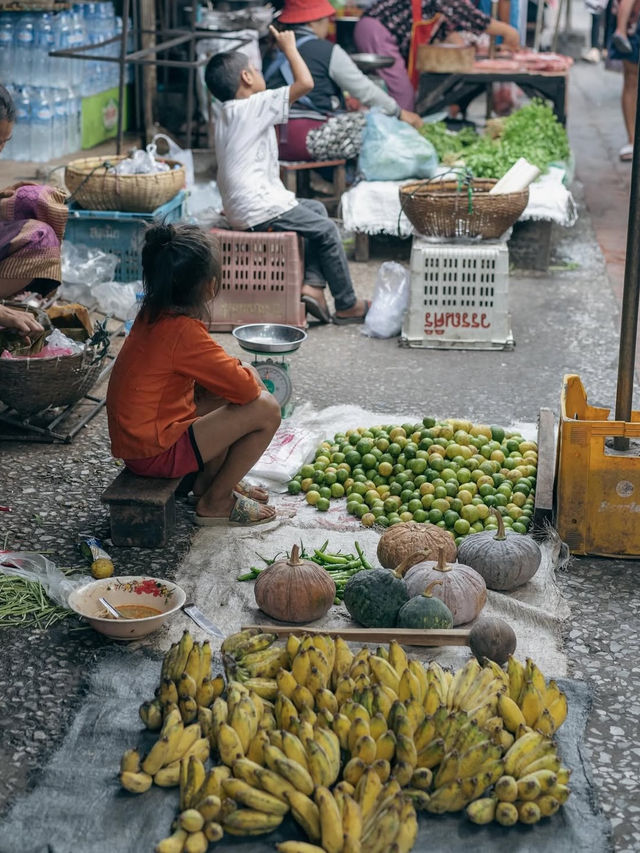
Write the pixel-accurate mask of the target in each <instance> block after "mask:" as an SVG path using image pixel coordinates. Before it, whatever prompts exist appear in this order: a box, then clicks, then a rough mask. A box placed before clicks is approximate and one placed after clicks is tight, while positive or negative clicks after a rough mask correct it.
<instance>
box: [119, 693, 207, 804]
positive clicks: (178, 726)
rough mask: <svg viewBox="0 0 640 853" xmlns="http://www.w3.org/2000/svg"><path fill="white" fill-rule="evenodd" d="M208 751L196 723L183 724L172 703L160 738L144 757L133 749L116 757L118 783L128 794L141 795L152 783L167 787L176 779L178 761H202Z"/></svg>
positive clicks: (176, 780) (171, 785)
mask: <svg viewBox="0 0 640 853" xmlns="http://www.w3.org/2000/svg"><path fill="white" fill-rule="evenodd" d="M209 751H210V747H209V739H208V737H207V736H206V735H204V733H203V731H202V729H201V727H200V724H199V723H192V724H191V725H188V726H185V725H184V723H183V722H182V717H181V716H180V711H179V710H178V708H177V707H176V706H175V705H174V706H173V708H170V709H169V710H168V712H167V715H166V717H165V719H164V723H163V725H162V728H161V730H160V737H159V738H158V740H157V741H156V742H155V743H154V745H153V746H152V747H151V749H150V750H149V752H148V753H147V754H146V755H145V756H144V758H142V757H141V755H140V751H139V750H137V749H127V750H126V751H125V752H124V754H123V756H122V758H121V759H120V776H119V779H120V784H121V785H122V787H123V788H126V790H127V791H130V792H131V793H132V794H144V792H145V791H148V790H149V788H150V787H151V785H152V783H154V782H155V784H156V785H159V786H160V787H161V788H171V787H173V786H174V785H178V784H179V782H180V767H181V763H182V762H188V761H189V760H190V758H191V757H193V758H197V759H198V760H199V761H206V760H207V758H209Z"/></svg>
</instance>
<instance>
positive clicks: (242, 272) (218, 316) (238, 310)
mask: <svg viewBox="0 0 640 853" xmlns="http://www.w3.org/2000/svg"><path fill="white" fill-rule="evenodd" d="M212 233H213V234H215V235H216V237H217V238H218V240H219V241H220V258H221V262H222V277H221V278H222V280H221V282H220V290H219V291H218V295H217V296H216V298H215V299H214V300H213V301H212V302H211V303H210V309H211V323H210V325H209V328H210V329H212V330H214V331H222V332H227V331H230V330H231V329H233V328H235V327H236V326H242V325H243V324H244V323H286V324H288V325H290V326H299V327H301V328H304V327H305V326H306V325H307V321H306V317H305V307H304V305H303V303H302V302H300V290H301V287H302V278H303V274H304V261H303V243H302V240H301V238H300V237H299V236H298V234H296V233H295V232H294V231H282V232H280V233H278V234H274V233H271V232H265V231H257V232H252V231H225V230H223V229H219V228H214V229H212Z"/></svg>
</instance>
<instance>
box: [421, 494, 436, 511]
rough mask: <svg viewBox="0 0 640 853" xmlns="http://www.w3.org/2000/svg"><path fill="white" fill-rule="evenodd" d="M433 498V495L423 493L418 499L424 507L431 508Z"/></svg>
mask: <svg viewBox="0 0 640 853" xmlns="http://www.w3.org/2000/svg"><path fill="white" fill-rule="evenodd" d="M434 500H435V498H434V497H433V495H423V496H422V498H421V499H420V502H421V503H422V506H423V507H424V508H425V509H431V506H432V504H433V501H434Z"/></svg>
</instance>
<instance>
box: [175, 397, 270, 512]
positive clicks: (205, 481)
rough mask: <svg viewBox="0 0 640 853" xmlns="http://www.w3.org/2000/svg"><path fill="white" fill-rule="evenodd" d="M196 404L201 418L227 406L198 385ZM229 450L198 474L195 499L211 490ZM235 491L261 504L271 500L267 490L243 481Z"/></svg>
mask: <svg viewBox="0 0 640 853" xmlns="http://www.w3.org/2000/svg"><path fill="white" fill-rule="evenodd" d="M195 403H196V414H197V415H198V417H199V418H201V417H202V416H203V415H208V414H209V413H210V412H215V411H216V410H217V409H220V408H222V406H226V405H227V401H226V400H225V399H224V397H218V396H217V395H216V394H212V393H211V392H210V391H207V390H206V388H203V387H202V386H201V385H197V384H196V387H195ZM228 450H229V448H228V447H226V448H225V449H224V450H223V451H222V453H220V454H219V455H218V456H214V457H213V459H210V460H209V461H208V462H205V465H204V468H203V469H202V471H199V472H198V474H197V475H196V477H195V479H194V482H193V487H192V492H193V495H194V497H195V498H201V497H202V495H203V494H204V493H205V492H206V491H207V490H208V489H209V488H211V485H212V483H213V481H214V480H215V478H216V477H217V475H218V472H219V471H220V469H221V468H222V466H223V464H224V461H225V459H226V458H227V453H228ZM234 491H235V492H239V493H240V494H242V495H246V497H248V498H252V499H253V500H256V501H259V502H260V503H267V501H268V500H269V493H268V492H267V491H266V489H262V488H260V487H259V486H251V485H249V484H248V483H247V484H245V483H242V481H239V482H238V483H236V484H235V486H234Z"/></svg>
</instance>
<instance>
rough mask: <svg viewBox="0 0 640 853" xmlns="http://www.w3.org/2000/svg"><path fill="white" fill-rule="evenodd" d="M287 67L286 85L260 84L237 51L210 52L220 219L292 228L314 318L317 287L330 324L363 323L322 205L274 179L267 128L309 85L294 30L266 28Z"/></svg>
mask: <svg viewBox="0 0 640 853" xmlns="http://www.w3.org/2000/svg"><path fill="white" fill-rule="evenodd" d="M270 30H271V33H272V35H273V37H274V38H275V39H276V41H277V43H278V47H279V48H280V50H282V52H283V53H284V54H285V56H286V57H287V59H288V60H289V63H290V65H291V70H292V72H293V83H292V84H291V86H283V87H282V88H280V89H267V88H266V86H265V82H264V78H263V77H262V74H261V73H260V72H259V71H257V70H256V69H255V68H254V67H253V65H252V64H251V63H250V62H249V60H248V59H247V57H246V56H245V55H244V54H243V53H239V52H237V51H233V52H230V53H219V54H217V55H216V56H213V57H212V58H211V59H210V60H209V63H208V64H207V67H206V70H205V81H206V84H207V87H208V89H209V91H210V92H211V94H212V95H213V96H214V97H215V98H217V99H218V100H219V101H221V102H222V109H221V111H220V114H219V115H218V117H217V119H216V126H215V149H216V158H217V161H218V187H219V189H220V194H221V196H222V201H223V205H224V212H225V216H226V217H227V219H228V220H229V222H230V223H231V225H232V227H233V228H236V229H238V230H242V231H246V230H249V231H296V232H297V233H298V234H300V235H301V236H302V237H304V238H305V241H306V251H305V279H304V284H303V286H302V296H301V299H302V301H303V302H304V303H305V304H306V306H307V311H308V313H310V314H312V315H313V316H314V317H316V318H317V319H318V320H320V322H323V323H330V322H331V320H332V317H331V315H330V314H329V310H328V308H327V303H326V300H325V296H324V291H323V288H324V287H325V284H327V283H328V285H329V289H330V291H331V295H332V296H333V301H334V305H335V314H334V316H333V322H334V323H336V324H338V325H346V324H347V323H362V322H363V320H364V318H365V316H366V313H367V310H368V309H369V302H368V301H367V300H364V299H357V297H356V294H355V292H354V290H353V283H352V281H351V276H350V274H349V267H348V264H347V258H346V255H345V253H344V249H343V247H342V240H341V239H340V233H339V231H338V228H337V226H336V225H335V223H334V222H332V221H331V220H330V219H329V217H328V215H327V212H326V210H325V207H324V205H323V204H321V203H320V202H318V201H314V200H312V199H306V198H304V199H300V200H299V201H298V200H297V199H296V197H295V195H294V193H292V192H289V191H288V190H287V189H286V188H285V186H284V184H283V183H282V181H281V180H280V176H279V169H278V145H277V141H276V133H275V129H274V125H276V124H285V123H286V122H287V120H288V118H289V104H291V103H293V102H294V101H295V100H297V99H298V98H300V97H303V96H304V95H306V94H307V92H310V91H311V90H312V89H313V78H312V77H311V74H310V73H309V69H308V68H307V66H306V65H305V63H304V60H303V59H302V57H301V56H300V54H299V53H298V49H297V47H296V41H295V35H294V33H293V32H291V31H289V30H288V31H285V32H278V31H277V30H276V29H275V28H274V27H270Z"/></svg>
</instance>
